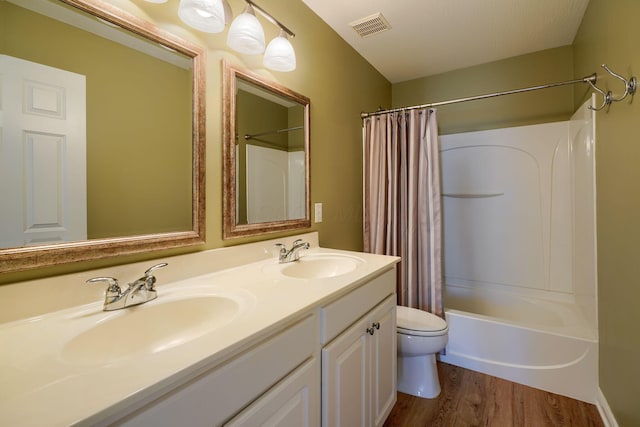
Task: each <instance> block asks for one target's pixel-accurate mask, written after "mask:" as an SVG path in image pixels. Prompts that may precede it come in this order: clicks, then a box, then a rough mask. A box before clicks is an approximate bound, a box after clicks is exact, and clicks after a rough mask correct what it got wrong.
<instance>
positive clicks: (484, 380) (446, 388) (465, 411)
mask: <svg viewBox="0 0 640 427" xmlns="http://www.w3.org/2000/svg"><path fill="white" fill-rule="evenodd" d="M438 372H439V375H440V384H441V387H442V392H441V393H440V395H439V396H438V397H437V398H435V399H422V398H417V397H414V396H410V395H407V394H403V393H398V402H397V403H396V405H395V406H394V407H393V410H392V411H391V414H390V415H389V418H387V421H386V422H385V424H384V427H399V426H411V427H414V426H415V427H419V426H429V427H436V426H440V427H454V426H456V427H467V426H492V427H493V426H496V427H502V426H517V427H521V426H525V427H547V426H579V427H591V426H594V427H596V426H604V424H603V423H602V420H601V418H600V414H599V413H598V410H597V409H596V407H595V406H594V405H591V404H588V403H585V402H581V401H578V400H574V399H570V398H568V397H564V396H559V395H557V394H553V393H549V392H546V391H542V390H538V389H534V388H531V387H527V386H524V385H521V384H516V383H513V382H510V381H507V380H503V379H500V378H496V377H492V376H489V375H485V374H481V373H478V372H474V371H470V370H468V369H464V368H460V367H457V366H453V365H448V364H446V363H441V362H438Z"/></svg>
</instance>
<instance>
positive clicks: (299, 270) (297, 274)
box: [267, 254, 364, 279]
mask: <svg viewBox="0 0 640 427" xmlns="http://www.w3.org/2000/svg"><path fill="white" fill-rule="evenodd" d="M363 262H364V261H363V260H362V259H360V258H358V257H355V256H349V255H342V254H305V255H303V256H301V257H300V259H299V260H298V261H293V262H289V263H285V264H275V265H274V264H271V265H269V266H267V268H268V269H270V270H275V271H277V272H279V273H280V274H282V275H284V276H287V277H293V278H296V279H325V278H329V277H337V276H341V275H343V274H347V273H350V272H352V271H353V270H355V269H356V268H358V266H359V265H361V264H362V263H363Z"/></svg>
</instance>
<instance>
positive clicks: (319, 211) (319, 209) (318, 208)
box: [313, 203, 322, 222]
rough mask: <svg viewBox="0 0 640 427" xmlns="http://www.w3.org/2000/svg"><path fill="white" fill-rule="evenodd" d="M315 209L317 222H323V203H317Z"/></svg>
mask: <svg viewBox="0 0 640 427" xmlns="http://www.w3.org/2000/svg"><path fill="white" fill-rule="evenodd" d="M314 208H315V215H314V216H313V217H314V218H315V222H322V203H316V204H315V205H314Z"/></svg>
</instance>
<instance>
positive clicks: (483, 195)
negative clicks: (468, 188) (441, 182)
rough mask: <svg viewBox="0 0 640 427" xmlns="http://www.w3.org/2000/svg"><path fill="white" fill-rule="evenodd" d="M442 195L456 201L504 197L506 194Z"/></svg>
mask: <svg viewBox="0 0 640 427" xmlns="http://www.w3.org/2000/svg"><path fill="white" fill-rule="evenodd" d="M442 195H443V196H444V197H453V198H454V199H486V198H489V197H499V196H504V193H442Z"/></svg>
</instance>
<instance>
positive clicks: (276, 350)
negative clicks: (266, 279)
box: [116, 315, 318, 427]
mask: <svg viewBox="0 0 640 427" xmlns="http://www.w3.org/2000/svg"><path fill="white" fill-rule="evenodd" d="M316 337H317V317H316V316H315V315H311V316H309V317H306V318H305V319H303V320H301V321H299V322H298V323H296V324H294V325H292V326H289V327H288V328H287V329H286V330H285V331H284V332H282V333H280V334H277V335H275V336H273V337H271V338H269V339H267V340H266V341H263V342H262V343H261V344H258V345H257V346H255V347H253V348H252V349H249V350H247V351H245V352H243V353H241V354H239V355H238V356H236V357H235V358H231V360H230V361H229V362H227V363H225V364H223V365H222V366H217V367H216V368H214V369H212V370H211V371H209V372H206V373H204V374H202V375H201V376H199V377H197V378H195V379H193V380H191V381H190V382H188V383H187V384H185V385H183V386H181V387H179V388H177V389H176V390H173V391H171V392H169V393H168V394H166V395H164V396H162V397H161V398H159V399H157V400H155V401H153V402H151V403H149V404H148V405H147V406H146V407H143V408H141V409H139V410H137V411H136V412H134V413H132V414H130V415H129V416H127V417H125V418H124V419H122V420H120V421H119V422H117V423H116V425H124V426H141V427H142V426H145V427H146V426H151V425H152V426H156V427H160V426H167V427H169V426H171V427H175V426H179V425H189V426H190V427H196V426H218V425H222V423H224V422H225V421H227V420H229V419H230V418H231V417H232V416H233V415H234V414H237V413H238V412H239V411H240V410H241V409H242V408H244V407H246V406H247V405H248V404H249V403H251V402H252V401H253V400H255V399H256V398H257V397H259V396H260V395H262V394H263V393H264V392H265V391H266V390H268V389H269V388H271V387H272V386H273V385H274V384H276V383H277V382H278V381H280V380H281V379H282V378H284V377H285V376H286V375H287V374H289V373H290V372H291V371H293V370H294V369H295V368H296V367H297V366H299V365H300V364H302V363H303V362H304V361H305V360H307V359H308V358H309V357H312V356H314V354H315V353H316V352H317V351H318V350H317V349H318V344H317V338H316Z"/></svg>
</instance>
